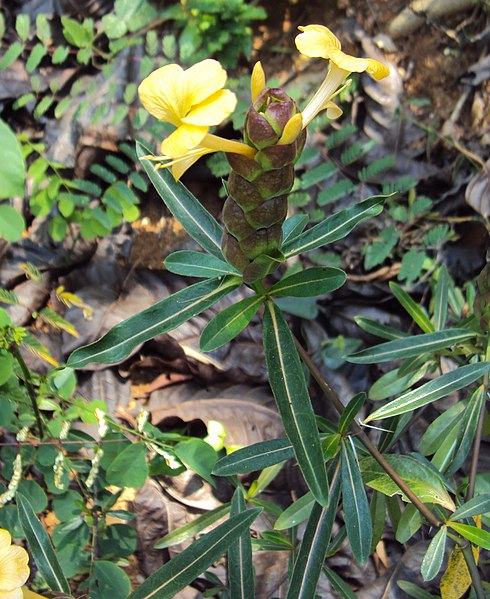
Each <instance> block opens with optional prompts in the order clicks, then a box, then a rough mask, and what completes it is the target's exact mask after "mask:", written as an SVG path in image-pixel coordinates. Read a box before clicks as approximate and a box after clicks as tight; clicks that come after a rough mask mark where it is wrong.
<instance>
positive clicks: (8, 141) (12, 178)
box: [0, 119, 26, 217]
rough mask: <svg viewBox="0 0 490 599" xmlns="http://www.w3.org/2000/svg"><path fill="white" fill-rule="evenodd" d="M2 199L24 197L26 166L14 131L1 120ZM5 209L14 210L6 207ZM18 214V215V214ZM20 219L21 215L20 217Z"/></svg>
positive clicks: (0, 168)
mask: <svg viewBox="0 0 490 599" xmlns="http://www.w3.org/2000/svg"><path fill="white" fill-rule="evenodd" d="M0 139H1V140H2V144H1V146H0V199H2V200H3V199H5V198H13V197H15V196H22V197H23V196H24V184H25V171H26V165H25V162H24V158H23V157H22V150H21V147H20V144H19V142H18V140H17V137H16V135H15V133H14V132H13V131H12V129H11V128H10V127H9V126H8V125H7V123H5V122H4V121H2V120H1V119H0ZM4 208H10V210H14V208H12V207H10V206H4ZM17 214H18V213H17ZM19 217H20V215H19Z"/></svg>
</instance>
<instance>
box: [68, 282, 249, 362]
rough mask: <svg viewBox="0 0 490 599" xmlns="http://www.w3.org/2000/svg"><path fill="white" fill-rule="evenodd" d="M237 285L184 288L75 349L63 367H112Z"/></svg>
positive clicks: (214, 283) (202, 285)
mask: <svg viewBox="0 0 490 599" xmlns="http://www.w3.org/2000/svg"><path fill="white" fill-rule="evenodd" d="M240 282H241V281H240V279H237V278H236V277H229V278H225V279H223V280H222V281H220V280H218V279H211V280H207V281H201V282H199V283H195V284H194V285H191V286H189V287H185V288H184V289H182V290H181V291H178V292H177V293H174V294H173V295H171V296H170V297H167V298H165V299H164V300H162V301H160V302H157V303H156V304H154V305H153V306H150V307H149V308H147V309H146V310H143V311H142V312H140V313H139V314H135V315H134V316H131V317H130V318H128V319H127V320H124V321H123V322H121V323H119V324H117V325H116V326H115V327H113V328H112V329H111V330H110V331H109V332H107V333H106V334H105V335H104V336H103V337H102V338H101V339H99V340H98V341H95V343H92V344H90V345H86V346H84V347H80V348H78V349H76V350H75V351H74V352H73V353H72V354H71V355H70V357H69V358H68V361H67V366H70V367H71V368H82V367H83V366H85V365H86V364H89V363H91V362H95V363H97V364H114V363H116V362H119V361H120V360H124V359H125V358H127V357H128V356H129V354H130V353H131V351H132V350H133V349H134V348H136V347H137V346H138V345H139V344H140V343H144V342H145V341H148V340H149V339H152V338H153V337H156V336H157V335H161V334H162V333H166V332H167V331H171V330H172V329H174V328H176V327H178V326H179V325H180V324H182V323H183V322H186V321H187V320H189V318H192V317H193V316H196V314H199V313H200V312H202V311H203V310H205V309H206V308H209V307H210V306H212V305H213V304H215V303H216V302H217V301H218V300H219V299H221V298H222V297H223V296H224V295H226V294H227V293H229V292H230V291H232V290H233V289H236V288H237V287H238V286H239V285H240Z"/></svg>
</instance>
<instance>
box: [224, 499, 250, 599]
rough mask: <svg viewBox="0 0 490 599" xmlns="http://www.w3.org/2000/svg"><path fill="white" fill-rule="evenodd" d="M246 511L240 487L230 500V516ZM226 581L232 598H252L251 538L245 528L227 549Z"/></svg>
mask: <svg viewBox="0 0 490 599" xmlns="http://www.w3.org/2000/svg"><path fill="white" fill-rule="evenodd" d="M245 511H246V505H245V500H244V498H243V493H242V490H241V489H240V488H237V489H236V490H235V493H234V494H233V498H232V500H231V513H230V515H231V517H233V516H237V515H238V514H242V513H243V512H245ZM228 581H229V590H230V596H231V597H233V599H254V597H255V593H254V586H255V584H254V569H253V564H252V540H251V538H250V532H249V531H248V530H246V531H245V532H244V533H243V534H242V535H240V536H239V537H238V539H237V540H236V541H234V542H233V543H232V544H231V545H230V548H229V549H228Z"/></svg>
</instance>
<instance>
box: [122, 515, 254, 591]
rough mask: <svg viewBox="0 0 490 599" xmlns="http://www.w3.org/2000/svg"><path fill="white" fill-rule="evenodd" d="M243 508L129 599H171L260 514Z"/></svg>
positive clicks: (158, 572)
mask: <svg viewBox="0 0 490 599" xmlns="http://www.w3.org/2000/svg"><path fill="white" fill-rule="evenodd" d="M260 511H261V510H260V509H257V508H254V509H251V510H246V511H245V512H242V513H240V514H238V515H236V516H233V517H232V518H230V519H229V520H227V521H226V522H224V523H223V524H220V525H219V526H217V527H216V528H215V529H214V530H212V531H211V532H209V533H208V534H206V535H203V536H202V537H201V538H199V539H198V540H197V541H195V542H194V543H193V544H192V545H190V546H189V547H187V548H186V549H184V551H182V552H181V553H179V554H178V555H176V556H175V557H174V558H172V559H171V560H170V561H169V562H167V563H166V564H164V565H163V566H162V567H161V568H159V569H158V570H157V571H156V572H155V573H154V574H152V575H151V576H150V577H149V578H148V579H147V580H145V582H144V583H143V584H142V585H141V586H139V587H138V588H137V589H136V590H134V591H133V592H132V593H131V594H130V595H129V596H128V599H150V598H152V599H172V598H173V597H175V595H176V594H177V593H178V592H179V591H180V590H182V589H183V588H184V587H186V586H187V585H188V584H190V583H191V582H192V581H193V580H194V579H195V578H196V577H197V576H199V575H200V574H202V573H203V572H204V571H205V570H207V568H209V566H210V565H211V564H212V563H213V562H214V561H216V560H217V559H218V558H220V557H221V556H222V555H223V553H225V552H226V551H227V550H228V548H229V547H230V545H231V544H232V543H233V542H234V541H235V540H236V539H238V538H239V537H240V536H241V535H242V534H244V533H245V531H247V530H248V529H249V527H250V525H251V524H252V522H253V521H254V520H255V518H256V517H257V516H258V514H259V513H260Z"/></svg>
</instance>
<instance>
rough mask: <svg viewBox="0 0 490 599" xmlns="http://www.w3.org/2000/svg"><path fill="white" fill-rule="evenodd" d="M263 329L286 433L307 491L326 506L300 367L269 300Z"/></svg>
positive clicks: (319, 457)
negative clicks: (307, 488)
mask: <svg viewBox="0 0 490 599" xmlns="http://www.w3.org/2000/svg"><path fill="white" fill-rule="evenodd" d="M263 328H264V349H265V356H266V362H267V368H268V371H269V381H270V385H271V388H272V391H273V393H274V397H275V398H276V403H277V407H278V409H279V413H280V415H281V419H282V422H283V425H284V428H285V430H286V434H287V436H288V438H289V440H290V441H291V444H292V446H293V449H294V453H295V455H296V459H297V460H298V465H299V467H300V469H301V472H302V473H303V476H304V478H305V481H306V483H307V485H308V487H309V489H310V491H311V492H312V493H313V495H314V497H315V499H316V500H317V501H318V503H320V504H321V505H327V504H328V486H327V475H326V472H325V464H324V460H323V453H322V447H321V443H320V437H319V435H318V430H317V425H316V420H315V415H314V413H313V408H312V407H311V402H310V398H309V395H308V389H307V387H306V381H305V377H304V373H303V368H302V365H301V362H300V359H299V356H298V352H297V350H296V347H295V345H294V340H293V337H292V335H291V331H290V330H289V327H288V325H287V323H286V321H285V319H284V316H283V315H282V313H281V311H280V310H279V308H278V307H277V306H275V305H274V303H273V302H270V301H269V302H267V303H266V310H265V314H264V326H263Z"/></svg>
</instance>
